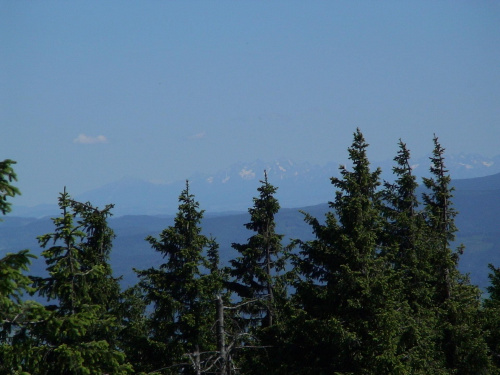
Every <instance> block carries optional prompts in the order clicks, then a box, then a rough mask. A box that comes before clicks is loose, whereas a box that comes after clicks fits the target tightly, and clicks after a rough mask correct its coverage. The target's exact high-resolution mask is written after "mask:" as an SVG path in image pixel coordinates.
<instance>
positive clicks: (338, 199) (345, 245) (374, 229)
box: [292, 129, 406, 373]
mask: <svg viewBox="0 0 500 375" xmlns="http://www.w3.org/2000/svg"><path fill="white" fill-rule="evenodd" d="M367 147H368V145H367V144H366V143H365V140H364V138H363V136H362V134H361V132H360V131H359V129H358V130H357V132H356V133H355V134H354V141H353V144H352V146H351V147H350V148H349V149H348V151H349V158H350V160H351V162H352V164H353V170H352V171H349V170H348V169H347V168H346V167H344V166H341V167H340V172H341V175H342V178H340V179H339V178H332V179H331V180H332V184H333V185H334V186H335V187H336V188H337V189H338V190H337V192H336V196H335V201H333V202H330V207H331V208H332V209H333V212H330V213H328V214H327V216H326V220H325V224H320V222H319V221H318V220H317V219H315V218H313V217H311V216H310V215H307V214H306V216H305V219H306V221H307V222H308V223H309V224H310V225H311V227H312V229H313V232H314V234H315V235H316V239H315V240H313V241H310V242H307V243H302V245H301V248H302V250H301V258H300V259H299V261H298V262H297V266H298V268H299V271H300V274H301V275H302V278H301V279H299V281H298V282H297V294H296V298H297V303H298V306H300V307H301V309H302V310H303V312H300V313H299V314H298V315H297V316H298V317H300V320H299V321H294V322H292V326H293V327H300V328H297V329H294V330H293V335H294V336H296V337H295V340H297V339H300V340H306V341H308V339H307V337H303V336H306V335H309V334H310V333H311V332H313V334H314V333H315V334H317V335H321V333H320V332H324V330H325V327H329V328H328V331H327V332H328V333H327V334H326V332H325V334H323V335H321V336H319V337H320V338H321V339H320V340H317V341H316V342H315V343H311V345H310V346H309V347H308V348H304V350H305V351H307V355H306V356H307V357H308V358H309V361H310V363H311V364H314V367H313V368H311V369H309V370H307V369H306V370H305V372H304V373H312V372H313V371H317V373H337V372H338V373H368V372H372V373H397V372H401V371H403V369H404V368H406V367H405V364H404V363H403V356H402V355H401V353H399V352H398V340H399V337H400V334H401V331H402V330H403V325H404V313H405V312H406V310H405V306H404V305H400V304H399V302H400V299H399V296H398V290H397V288H396V289H394V286H397V284H394V282H395V281H396V280H397V278H396V277H395V274H394V271H393V270H392V268H390V267H387V264H388V260H387V259H386V257H385V256H384V255H383V252H381V245H382V241H381V238H382V231H383V228H384V219H383V216H382V210H381V193H380V191H379V190H378V186H379V185H380V182H379V175H380V170H379V169H377V170H375V171H373V172H372V171H370V167H369V162H368V159H367V156H366V148H367ZM301 324H304V325H305V326H301ZM302 332H304V333H302ZM305 332H307V333H305ZM294 365H296V366H300V364H299V363H295V364H294ZM313 369H314V370H313Z"/></svg>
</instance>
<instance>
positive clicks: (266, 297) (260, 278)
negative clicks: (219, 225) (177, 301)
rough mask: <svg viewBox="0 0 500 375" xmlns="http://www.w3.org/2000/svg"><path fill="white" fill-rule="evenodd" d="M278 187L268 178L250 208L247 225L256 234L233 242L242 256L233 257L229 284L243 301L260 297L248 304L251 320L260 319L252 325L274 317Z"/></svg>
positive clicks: (266, 324) (279, 249)
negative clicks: (276, 195) (232, 278)
mask: <svg viewBox="0 0 500 375" xmlns="http://www.w3.org/2000/svg"><path fill="white" fill-rule="evenodd" d="M276 190H277V189H276V188H275V187H274V186H273V185H271V184H270V183H269V181H268V179H267V172H264V180H263V181H261V186H260V187H259V188H258V189H257V191H258V192H259V197H257V198H254V199H253V202H254V205H253V207H252V208H250V209H249V210H248V212H249V214H250V222H249V223H247V224H245V227H246V228H247V229H249V230H251V231H253V232H255V234H254V235H253V236H251V237H250V238H249V239H248V242H246V243H243V244H238V243H233V244H232V245H231V246H232V247H233V248H234V249H235V250H236V251H238V253H239V254H240V257H238V258H236V259H233V260H231V270H230V274H231V276H233V277H234V280H235V281H234V282H232V283H231V284H230V287H232V289H233V291H234V292H236V293H237V294H238V295H239V296H240V297H241V298H242V299H243V302H246V301H249V300H255V301H257V300H258V301H259V302H258V303H251V304H248V305H247V307H248V309H247V311H246V313H247V314H248V315H249V320H250V321H253V320H257V322H253V323H251V325H257V326H263V327H270V326H272V325H273V321H274V318H275V307H274V304H275V294H276V292H277V291H276V277H275V276H276V273H277V272H279V271H281V270H283V254H282V252H283V246H282V244H281V241H282V239H283V235H281V234H277V233H276V222H275V220H274V217H275V215H276V214H277V213H278V211H279V209H280V206H279V203H278V200H277V199H276V198H275V197H274V194H275V193H276Z"/></svg>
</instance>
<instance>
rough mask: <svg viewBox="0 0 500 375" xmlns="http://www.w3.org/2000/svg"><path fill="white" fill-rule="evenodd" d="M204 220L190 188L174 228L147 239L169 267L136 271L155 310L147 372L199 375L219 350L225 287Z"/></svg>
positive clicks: (181, 199) (150, 323)
mask: <svg viewBox="0 0 500 375" xmlns="http://www.w3.org/2000/svg"><path fill="white" fill-rule="evenodd" d="M202 217H203V211H201V210H199V204H198V202H196V201H195V200H194V196H193V195H191V194H190V192H189V184H188V183H187V182H186V188H185V190H183V191H182V193H181V195H180V196H179V211H178V213H177V216H176V217H175V220H174V225H173V226H171V227H168V228H166V229H164V230H163V231H162V233H161V234H160V237H159V238H158V239H157V238H154V237H151V236H150V237H148V238H147V241H148V242H149V243H150V244H151V246H152V247H153V248H154V249H155V250H156V251H158V252H160V253H161V254H162V255H163V256H164V258H165V263H163V264H161V265H160V266H159V267H158V268H150V269H148V270H144V271H136V272H137V273H138V275H139V277H140V279H141V282H140V286H141V288H142V289H143V290H144V292H145V296H144V297H145V301H146V303H147V304H152V311H151V313H150V316H149V318H148V322H147V323H148V328H149V334H148V353H149V358H147V360H146V361H145V363H143V364H142V366H143V367H142V368H143V369H144V370H146V371H155V370H158V371H159V369H163V370H162V371H164V372H162V373H167V372H168V369H170V371H173V372H177V371H178V370H179V369H181V368H182V369H183V371H184V372H185V373H191V372H193V373H196V371H200V368H201V367H202V366H205V365H206V363H205V359H206V357H207V354H209V353H210V352H213V351H214V350H215V349H216V342H215V340H214V331H213V330H212V328H213V325H214V319H215V298H216V296H217V295H219V294H221V292H222V288H223V285H222V279H221V275H218V274H217V273H216V272H215V270H216V269H217V266H216V263H217V262H218V255H217V244H216V243H215V241H214V240H213V239H210V238H208V237H206V236H204V235H202V234H201V227H200V221H201V219H202ZM205 252H207V253H208V256H209V258H208V259H207V257H206V256H205V255H206V254H205ZM205 270H211V271H212V272H209V273H208V272H205ZM165 371H167V372H165Z"/></svg>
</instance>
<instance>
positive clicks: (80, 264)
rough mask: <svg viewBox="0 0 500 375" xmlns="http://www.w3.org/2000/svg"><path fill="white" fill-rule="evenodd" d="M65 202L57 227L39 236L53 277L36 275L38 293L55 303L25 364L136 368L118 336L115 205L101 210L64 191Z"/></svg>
mask: <svg viewBox="0 0 500 375" xmlns="http://www.w3.org/2000/svg"><path fill="white" fill-rule="evenodd" d="M59 207H60V209H61V213H62V215H61V217H58V218H55V219H53V222H54V224H55V227H56V228H55V231H54V232H53V233H48V234H45V235H42V236H40V237H39V242H40V244H41V246H42V247H43V248H46V249H45V250H44V251H43V252H42V256H43V257H44V258H45V260H46V263H47V272H48V277H37V278H35V286H36V287H37V293H38V294H39V295H40V296H41V297H45V298H46V299H47V301H48V302H52V304H50V305H47V306H46V309H47V311H49V312H50V315H49V317H48V318H47V319H46V320H45V321H44V322H43V324H37V325H34V326H33V328H32V329H31V332H30V336H31V345H32V347H31V353H30V355H29V356H28V358H26V359H25V367H26V369H28V370H31V371H33V372H34V373H36V374H102V373H108V374H117V375H118V374H128V373H131V372H132V368H131V366H130V365H129V364H127V363H126V359H125V355H124V354H123V353H122V352H121V351H119V350H118V349H117V347H116V345H117V342H116V339H115V338H116V335H117V332H118V330H119V327H117V316H116V315H115V314H114V311H113V309H114V308H115V306H116V303H117V302H118V301H117V294H118V289H119V286H118V284H117V280H116V279H114V278H113V277H112V275H111V269H110V267H109V264H108V262H109V252H110V249H111V239H112V237H113V233H112V231H111V230H110V229H109V228H108V226H107V222H106V217H107V216H108V215H109V214H110V212H109V210H110V209H111V207H112V206H107V207H106V208H105V209H104V210H98V209H97V208H93V207H92V206H91V205H90V204H88V203H86V204H81V203H78V202H74V201H73V200H72V199H71V198H70V196H69V194H68V193H66V191H64V192H63V193H61V195H60V198H59ZM49 244H51V245H52V246H50V247H48V246H49ZM47 247H48V248H47Z"/></svg>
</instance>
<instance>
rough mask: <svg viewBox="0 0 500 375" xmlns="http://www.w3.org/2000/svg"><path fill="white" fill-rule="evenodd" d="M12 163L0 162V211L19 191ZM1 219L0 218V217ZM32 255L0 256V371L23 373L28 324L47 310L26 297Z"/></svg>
mask: <svg viewBox="0 0 500 375" xmlns="http://www.w3.org/2000/svg"><path fill="white" fill-rule="evenodd" d="M15 163H16V162H15V161H13V160H10V159H6V160H4V161H2V162H0V212H1V214H2V215H5V214H7V213H8V212H10V211H11V203H10V202H8V201H7V199H8V198H9V197H14V196H15V195H18V194H20V191H19V189H18V188H17V187H15V186H13V185H12V182H14V181H17V175H16V173H15V171H14V169H13V167H12V165H13V164H15ZM0 222H1V219H0ZM33 258H36V257H35V256H34V255H33V254H31V253H30V252H29V250H21V251H19V252H17V253H8V254H6V255H4V256H3V257H2V258H1V259H0V374H13V375H17V374H25V372H24V367H25V366H24V362H25V360H26V358H27V357H28V356H29V355H30V351H29V344H27V342H28V341H29V336H28V332H29V327H30V326H32V325H33V324H36V323H39V322H42V321H44V319H45V318H46V317H47V313H46V311H45V309H44V308H43V306H42V305H41V304H39V303H37V302H34V301H30V300H26V295H27V294H28V293H29V292H32V291H33V288H32V286H31V284H32V282H31V279H30V278H29V276H27V275H26V272H27V271H28V270H29V265H30V264H31V260H32V259H33Z"/></svg>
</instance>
